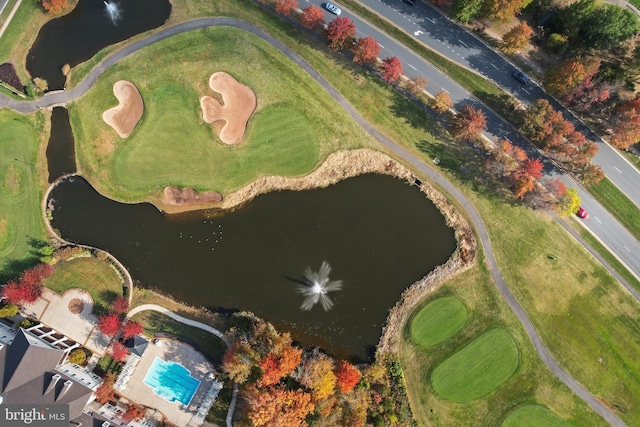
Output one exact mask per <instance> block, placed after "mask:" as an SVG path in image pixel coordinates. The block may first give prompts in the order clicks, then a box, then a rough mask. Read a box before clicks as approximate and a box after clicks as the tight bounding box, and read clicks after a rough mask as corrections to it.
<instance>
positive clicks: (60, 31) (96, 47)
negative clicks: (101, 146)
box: [26, 0, 171, 90]
mask: <svg viewBox="0 0 640 427" xmlns="http://www.w3.org/2000/svg"><path fill="white" fill-rule="evenodd" d="M109 9H111V12H110V11H109ZM170 13H171V3H170V2H169V1H168V0H111V1H110V2H106V1H104V0H79V1H78V4H77V6H76V7H75V8H74V9H73V10H72V11H71V12H70V13H69V14H67V15H65V16H62V17H60V18H56V19H53V20H51V21H49V22H47V23H46V24H45V25H44V26H43V27H42V28H41V29H40V32H39V33H38V37H37V38H36V41H35V42H34V44H33V46H32V47H31V49H30V50H29V53H28V54H27V63H26V67H27V71H29V74H31V77H33V78H35V77H40V78H43V79H45V80H46V81H47V83H48V85H49V90H55V89H62V88H64V83H65V79H66V78H65V76H64V75H63V74H62V67H63V66H64V65H65V64H69V65H70V66H71V67H74V66H76V65H78V64H80V63H81V62H84V61H86V60H88V59H89V58H91V57H92V56H93V55H95V54H96V53H97V52H98V51H100V50H101V49H103V48H105V47H107V46H109V45H112V44H114V43H118V42H121V41H123V40H126V39H128V38H129V37H132V36H134V35H136V34H140V33H143V32H145V31H147V30H151V29H153V28H157V27H159V26H161V25H162V24H164V23H165V22H166V21H167V19H169V15H170Z"/></svg>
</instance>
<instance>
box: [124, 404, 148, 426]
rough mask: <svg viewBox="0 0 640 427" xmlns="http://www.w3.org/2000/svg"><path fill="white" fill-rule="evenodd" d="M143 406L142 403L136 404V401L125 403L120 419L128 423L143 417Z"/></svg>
mask: <svg viewBox="0 0 640 427" xmlns="http://www.w3.org/2000/svg"><path fill="white" fill-rule="evenodd" d="M144 412H145V410H144V407H143V406H142V405H138V404H137V403H127V409H126V411H125V412H124V415H122V420H123V421H124V422H125V423H129V422H131V421H133V420H139V419H142V417H144Z"/></svg>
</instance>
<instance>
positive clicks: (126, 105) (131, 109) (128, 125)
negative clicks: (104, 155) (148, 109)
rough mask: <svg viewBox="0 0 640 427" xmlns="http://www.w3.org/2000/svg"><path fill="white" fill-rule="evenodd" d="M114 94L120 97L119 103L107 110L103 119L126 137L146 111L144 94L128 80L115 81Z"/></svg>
mask: <svg viewBox="0 0 640 427" xmlns="http://www.w3.org/2000/svg"><path fill="white" fill-rule="evenodd" d="M113 94H114V95H115V96H116V98H117V99H118V105H117V106H115V107H113V108H110V109H108V110H107V111H105V112H104V113H103V114H102V120H104V121H105V123H106V124H108V125H109V126H111V127H112V128H113V129H114V130H115V131H116V132H117V133H118V135H119V136H120V138H126V137H128V136H129V135H131V132H133V129H135V127H136V125H137V124H138V122H139V121H140V118H141V117H142V113H144V103H143V102H142V96H140V92H138V88H137V87H136V85H134V84H133V83H131V82H129V81H126V80H119V81H117V82H115V83H114V85H113Z"/></svg>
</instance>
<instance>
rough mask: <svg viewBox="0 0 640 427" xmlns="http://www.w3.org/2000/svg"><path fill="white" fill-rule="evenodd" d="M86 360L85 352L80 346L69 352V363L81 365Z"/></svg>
mask: <svg viewBox="0 0 640 427" xmlns="http://www.w3.org/2000/svg"><path fill="white" fill-rule="evenodd" d="M86 360H87V353H85V352H84V350H83V349H81V348H76V349H75V350H73V351H72V352H71V353H70V354H69V363H75V364H76V365H82V364H83V363H84V362H85V361H86Z"/></svg>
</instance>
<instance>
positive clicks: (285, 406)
mask: <svg viewBox="0 0 640 427" xmlns="http://www.w3.org/2000/svg"><path fill="white" fill-rule="evenodd" d="M244 398H245V401H246V402H247V406H248V411H247V416H248V418H249V420H250V421H251V425H253V426H257V427H260V426H306V425H307V423H306V422H305V420H304V419H305V418H306V416H307V415H309V414H310V413H311V412H312V411H313V410H314V407H315V405H314V404H313V402H312V401H311V395H310V394H309V393H306V392H304V391H302V390H286V389H285V388H284V387H283V386H270V387H268V388H267V389H258V388H256V387H253V386H251V387H249V388H248V389H247V391H246V393H245V395H244Z"/></svg>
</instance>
